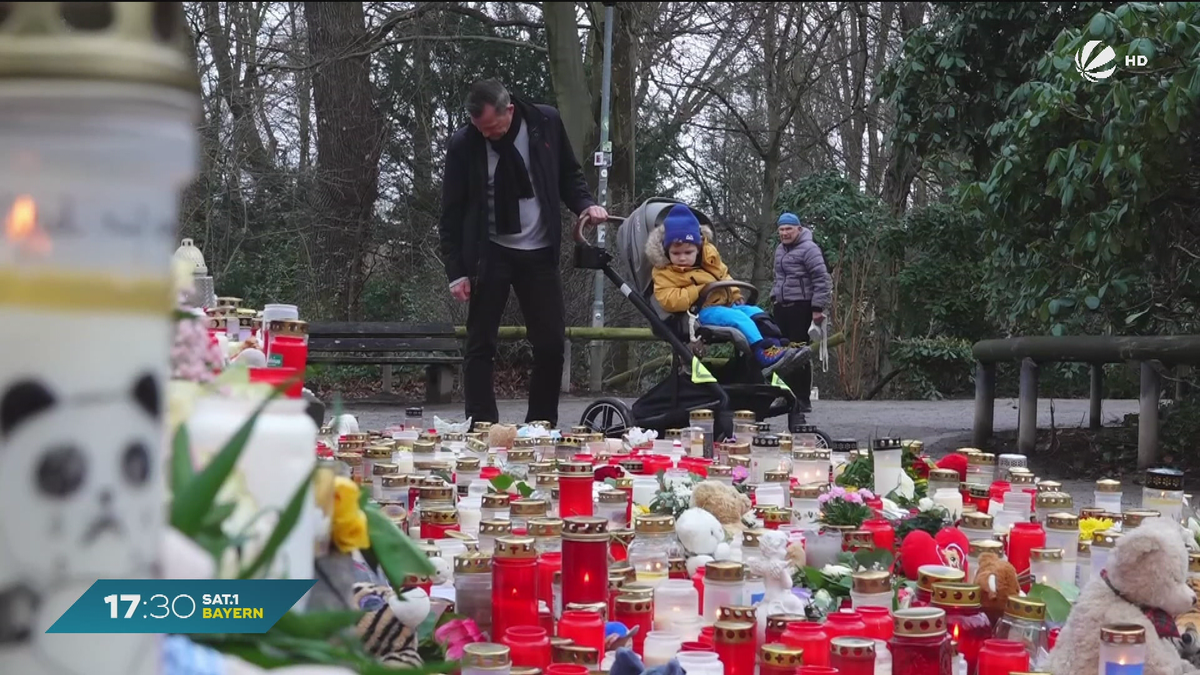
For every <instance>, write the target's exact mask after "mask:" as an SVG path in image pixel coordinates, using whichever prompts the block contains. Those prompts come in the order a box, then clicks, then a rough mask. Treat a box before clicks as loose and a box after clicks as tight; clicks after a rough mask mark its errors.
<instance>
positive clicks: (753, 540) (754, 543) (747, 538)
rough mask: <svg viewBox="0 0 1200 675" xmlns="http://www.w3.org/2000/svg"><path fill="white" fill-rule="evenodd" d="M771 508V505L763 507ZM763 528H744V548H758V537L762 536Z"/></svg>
mask: <svg viewBox="0 0 1200 675" xmlns="http://www.w3.org/2000/svg"><path fill="white" fill-rule="evenodd" d="M763 508H770V507H763ZM762 533H763V530H759V529H753V530H742V548H758V539H759V537H761V536H762Z"/></svg>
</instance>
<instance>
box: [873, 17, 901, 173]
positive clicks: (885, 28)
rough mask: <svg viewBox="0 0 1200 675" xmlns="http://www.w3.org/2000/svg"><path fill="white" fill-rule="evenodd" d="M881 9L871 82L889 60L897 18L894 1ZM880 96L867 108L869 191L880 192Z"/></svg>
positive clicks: (882, 164)
mask: <svg viewBox="0 0 1200 675" xmlns="http://www.w3.org/2000/svg"><path fill="white" fill-rule="evenodd" d="M879 4H880V10H879V12H880V13H879V31H878V32H877V33H876V34H875V56H874V58H873V59H872V63H871V82H875V81H877V79H878V77H879V72H880V70H882V69H883V65H884V63H886V62H887V47H888V40H889V39H890V38H891V32H892V21H893V20H894V18H895V13H896V5H895V3H892V2H881V3H879ZM879 107H880V106H879V97H878V96H874V95H872V96H871V105H870V106H869V108H868V110H867V193H868V194H879V191H880V189H881V188H882V185H881V183H882V181H883V172H884V166H885V164H884V158H883V153H882V148H881V147H880V146H881V144H880V142H879V134H880V128H879V127H880V124H879V122H880V120H879Z"/></svg>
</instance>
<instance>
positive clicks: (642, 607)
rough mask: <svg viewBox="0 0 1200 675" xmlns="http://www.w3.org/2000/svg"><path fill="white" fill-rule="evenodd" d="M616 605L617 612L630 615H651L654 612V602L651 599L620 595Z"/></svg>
mask: <svg viewBox="0 0 1200 675" xmlns="http://www.w3.org/2000/svg"><path fill="white" fill-rule="evenodd" d="M614 604H615V606H616V611H618V612H625V613H628V614H649V613H650V612H653V611H654V600H651V599H649V598H639V597H635V596H631V595H618V596H617V599H616V602H615V603H614Z"/></svg>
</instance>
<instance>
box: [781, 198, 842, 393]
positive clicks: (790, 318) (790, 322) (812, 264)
mask: <svg viewBox="0 0 1200 675" xmlns="http://www.w3.org/2000/svg"><path fill="white" fill-rule="evenodd" d="M775 224H776V226H777V227H778V228H779V246H777V247H776V248H775V283H774V284H773V285H772V286H771V300H772V301H773V302H774V303H775V308H774V312H773V314H774V315H775V321H776V323H778V324H779V329H780V330H781V331H782V332H783V335H784V337H786V338H787V339H788V340H790V341H791V342H792V343H794V344H795V343H803V344H807V343H808V341H809V340H808V328H809V326H810V325H812V324H813V323H816V324H818V325H819V324H820V323H821V322H822V321H824V320H825V309H826V308H828V307H829V305H830V303H831V302H833V280H832V279H831V278H830V276H829V271H828V270H827V269H826V268H825V255H824V254H823V253H822V252H821V247H820V246H817V242H815V241H813V235H812V229H811V228H810V227H808V226H806V225H804V224H803V223H801V222H800V218H798V217H797V216H796V214H794V213H784V214H783V215H781V216H779V220H778V221H776V223H775ZM785 381H786V382H787V384H788V386H789V387H791V388H792V392H793V393H795V395H796V397H797V399H798V406H799V407H798V410H797V412H802V413H808V412H812V401H811V400H810V393H811V391H812V363H811V362H809V363H806V364H804V366H802V367H800V368H797V369H796V370H795V371H794V372H793V373H792V374H791V375H790V376H789V377H787V378H785Z"/></svg>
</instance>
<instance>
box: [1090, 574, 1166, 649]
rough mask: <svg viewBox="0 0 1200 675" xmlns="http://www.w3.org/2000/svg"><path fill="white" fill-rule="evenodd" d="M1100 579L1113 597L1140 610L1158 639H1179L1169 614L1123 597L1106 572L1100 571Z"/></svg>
mask: <svg viewBox="0 0 1200 675" xmlns="http://www.w3.org/2000/svg"><path fill="white" fill-rule="evenodd" d="M1100 578H1101V579H1103V580H1104V583H1106V584H1108V588H1109V590H1111V591H1112V592H1113V594H1114V595H1116V596H1117V597H1118V598H1120V599H1122V600H1124V601H1125V602H1128V603H1129V604H1131V605H1133V606H1134V607H1137V608H1138V609H1140V610H1142V613H1143V614H1145V615H1146V618H1147V619H1149V620H1150V625H1152V626H1154V632H1156V633H1158V637H1160V638H1163V639H1167V638H1175V639H1178V638H1179V626H1178V625H1176V623H1175V620H1174V619H1173V618H1171V615H1170V614H1169V613H1167V612H1165V611H1163V610H1161V609H1159V608H1157V607H1147V606H1145V605H1140V604H1138V603H1136V602H1134V601H1132V600H1130V599H1129V598H1127V597H1125V595H1124V594H1123V593H1121V591H1118V590H1117V587H1116V586H1114V585H1113V582H1112V580H1111V579H1109V578H1108V570H1100Z"/></svg>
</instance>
